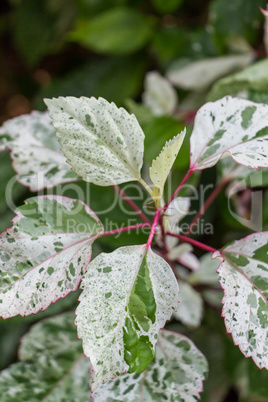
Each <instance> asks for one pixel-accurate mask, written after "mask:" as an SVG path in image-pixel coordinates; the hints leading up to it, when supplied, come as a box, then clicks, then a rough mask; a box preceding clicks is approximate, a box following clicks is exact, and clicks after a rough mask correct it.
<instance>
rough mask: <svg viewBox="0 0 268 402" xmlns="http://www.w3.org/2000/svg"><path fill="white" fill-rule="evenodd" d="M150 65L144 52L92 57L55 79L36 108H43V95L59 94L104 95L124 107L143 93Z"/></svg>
mask: <svg viewBox="0 0 268 402" xmlns="http://www.w3.org/2000/svg"><path fill="white" fill-rule="evenodd" d="M146 64H147V63H146V60H145V59H144V57H143V56H142V55H135V56H125V57H109V58H108V57H105V58H101V59H96V60H95V59H94V60H91V61H90V62H87V63H85V64H82V65H81V66H79V67H77V68H74V69H73V70H72V71H70V72H69V73H68V74H66V75H64V76H61V77H60V78H57V79H54V80H52V81H51V84H50V85H49V86H48V87H46V88H43V89H42V90H41V91H40V92H39V93H38V94H37V96H36V101H35V107H36V108H37V109H38V110H43V109H44V108H45V104H44V102H43V98H52V97H58V96H76V97H77V98H79V97H80V96H88V97H90V96H95V97H98V96H102V97H103V98H105V99H107V100H108V101H110V102H111V101H113V102H115V103H116V104H117V105H120V106H122V105H123V103H124V101H125V99H126V98H128V97H129V98H132V97H133V98H135V97H137V96H138V95H139V93H140V90H141V87H142V83H143V78H144V74H145V71H146ZM111 77H113V79H111Z"/></svg>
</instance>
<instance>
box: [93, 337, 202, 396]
mask: <svg viewBox="0 0 268 402" xmlns="http://www.w3.org/2000/svg"><path fill="white" fill-rule="evenodd" d="M207 371H208V365H207V361H206V359H205V357H204V356H203V354H202V353H201V352H200V351H199V350H198V349H197V348H196V346H195V345H194V344H193V342H192V341H190V339H188V338H187V337H185V336H183V335H180V334H177V333H175V332H170V331H166V330H161V331H160V333H159V337H158V343H157V346H156V352H155V359H154V361H153V362H152V363H150V365H149V366H148V368H147V370H146V371H144V372H143V373H141V374H137V373H135V374H124V375H122V376H120V377H119V378H118V379H117V380H110V381H108V382H107V383H106V384H104V385H101V386H100V387H99V388H98V389H97V390H96V391H95V392H94V398H95V401H96V402H106V401H108V400H113V401H118V402H125V401H126V400H127V401H128V402H136V401H140V402H155V401H187V402H194V401H196V400H197V399H199V397H200V395H199V394H200V392H202V391H203V385H202V383H203V381H204V379H205V377H206V373H207Z"/></svg>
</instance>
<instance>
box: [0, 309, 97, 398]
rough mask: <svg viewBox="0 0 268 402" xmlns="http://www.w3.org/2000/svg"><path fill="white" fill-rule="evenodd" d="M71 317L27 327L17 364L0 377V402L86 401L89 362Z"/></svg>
mask: <svg viewBox="0 0 268 402" xmlns="http://www.w3.org/2000/svg"><path fill="white" fill-rule="evenodd" d="M74 318H75V317H74V314H73V313H68V314H62V315H60V316H56V317H53V318H49V319H46V320H43V321H41V322H40V323H38V324H36V325H34V326H33V327H32V328H31V330H30V332H28V334H26V335H25V337H24V338H23V340H22V343H21V347H20V350H19V356H20V360H21V361H20V362H18V363H15V364H13V365H12V366H11V367H10V368H8V369H6V370H4V371H2V372H1V374H0V394H1V402H17V401H31V402H35V401H36V402H37V401H41V400H42V401H44V400H46V401H48V402H55V401H67V400H68V401H77V402H84V401H86V400H89V398H90V389H89V378H90V373H89V370H90V362H89V361H88V359H86V358H84V356H83V351H82V345H81V341H80V340H79V339H78V338H77V333H76V327H75V326H74Z"/></svg>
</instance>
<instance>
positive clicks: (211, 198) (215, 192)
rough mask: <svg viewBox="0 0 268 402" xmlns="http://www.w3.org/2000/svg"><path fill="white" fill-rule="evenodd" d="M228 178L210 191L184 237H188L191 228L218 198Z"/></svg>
mask: <svg viewBox="0 0 268 402" xmlns="http://www.w3.org/2000/svg"><path fill="white" fill-rule="evenodd" d="M228 181H229V178H225V179H223V180H222V181H221V182H220V184H219V185H218V186H217V187H216V188H215V190H213V191H212V193H211V194H210V196H209V197H208V199H207V200H206V201H205V203H204V205H202V207H201V208H200V209H199V211H198V212H197V214H196V215H195V217H194V218H193V220H192V222H191V223H190V226H189V229H188V230H187V232H186V233H185V236H188V235H189V234H190V233H191V230H192V227H193V226H194V225H195V224H196V223H197V222H198V221H199V219H200V218H201V217H202V216H203V215H204V213H205V212H206V210H207V209H208V208H209V206H210V205H211V204H212V203H213V201H214V200H215V198H216V197H217V196H218V194H219V193H220V192H221V190H222V189H223V187H224V186H225V185H226V183H228Z"/></svg>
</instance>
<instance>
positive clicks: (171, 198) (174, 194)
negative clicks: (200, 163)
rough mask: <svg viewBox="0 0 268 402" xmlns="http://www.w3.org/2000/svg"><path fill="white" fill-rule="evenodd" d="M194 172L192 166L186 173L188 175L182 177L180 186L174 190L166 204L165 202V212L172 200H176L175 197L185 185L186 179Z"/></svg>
mask: <svg viewBox="0 0 268 402" xmlns="http://www.w3.org/2000/svg"><path fill="white" fill-rule="evenodd" d="M192 173H193V170H192V169H191V168H190V169H189V170H188V172H187V173H186V175H185V176H184V178H183V179H182V181H181V182H180V184H179V185H178V187H177V188H176V190H175V191H174V193H173V194H172V195H171V197H170V198H169V200H168V201H167V202H166V204H165V206H164V208H163V212H165V211H166V210H167V208H168V206H169V204H170V203H171V201H173V200H174V198H175V197H176V195H177V194H178V193H179V192H180V190H181V189H182V187H183V185H184V184H185V183H186V181H187V180H188V179H189V177H190V176H191V174H192Z"/></svg>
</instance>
